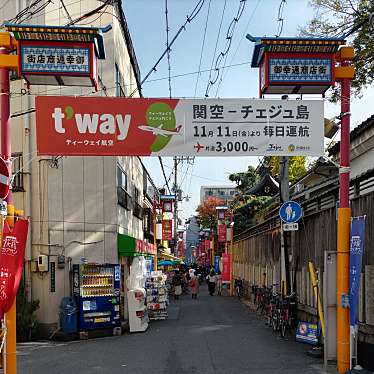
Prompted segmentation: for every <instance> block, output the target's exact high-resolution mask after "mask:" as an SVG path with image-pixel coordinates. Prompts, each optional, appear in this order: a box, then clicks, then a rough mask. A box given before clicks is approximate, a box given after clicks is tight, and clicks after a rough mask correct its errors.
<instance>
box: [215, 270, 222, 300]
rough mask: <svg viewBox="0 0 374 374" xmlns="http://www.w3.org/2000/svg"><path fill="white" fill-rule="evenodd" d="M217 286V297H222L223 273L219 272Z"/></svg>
mask: <svg viewBox="0 0 374 374" xmlns="http://www.w3.org/2000/svg"><path fill="white" fill-rule="evenodd" d="M216 285H217V295H219V296H221V294H222V275H221V272H220V271H219V270H218V272H217V275H216Z"/></svg>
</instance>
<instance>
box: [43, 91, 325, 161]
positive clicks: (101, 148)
mask: <svg viewBox="0 0 374 374" xmlns="http://www.w3.org/2000/svg"><path fill="white" fill-rule="evenodd" d="M323 112H324V108H323V101H322V100H258V99H257V100H256V99H253V100H248V99H246V100H244V99H205V100H198V99H196V100H195V99H143V98H109V97H68V96H63V97H61V96H38V97H37V98H36V125H37V149H38V154H39V155H72V156H73V155H76V156H78V155H79V156H94V155H98V156H120V155H123V156H152V155H157V156H175V155H180V156H227V157H232V156H255V155H261V156H264V155H265V156H266V155H275V156H320V155H322V154H323V149H324V148H323V139H324V133H323V131H324V130H323V123H324V113H323Z"/></svg>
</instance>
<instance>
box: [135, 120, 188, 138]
mask: <svg viewBox="0 0 374 374" xmlns="http://www.w3.org/2000/svg"><path fill="white" fill-rule="evenodd" d="M162 126H164V124H163V123H161V125H160V126H158V127H152V126H148V125H140V126H138V128H139V129H140V130H143V131H149V132H152V133H153V134H154V135H161V136H165V137H166V136H173V135H182V133H181V132H180V130H181V128H182V125H179V126H177V128H176V129H175V130H166V129H163V128H162Z"/></svg>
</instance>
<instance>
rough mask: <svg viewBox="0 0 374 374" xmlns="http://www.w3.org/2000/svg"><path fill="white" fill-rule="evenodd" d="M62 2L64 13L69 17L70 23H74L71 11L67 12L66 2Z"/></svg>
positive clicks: (62, 0)
mask: <svg viewBox="0 0 374 374" xmlns="http://www.w3.org/2000/svg"><path fill="white" fill-rule="evenodd" d="M60 1H61V5H62V7H63V8H64V11H65V13H66V15H67V17H68V18H69V21H70V22H73V19H72V18H71V15H70V13H69V11H68V10H67V8H66V6H65V3H64V0H60Z"/></svg>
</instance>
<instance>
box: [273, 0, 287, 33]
mask: <svg viewBox="0 0 374 374" xmlns="http://www.w3.org/2000/svg"><path fill="white" fill-rule="evenodd" d="M286 2H287V1H286V0H281V1H280V3H279V7H278V20H277V22H278V30H277V33H276V34H275V37H276V38H279V37H280V36H281V35H282V31H283V24H284V18H283V10H284V6H285V5H286Z"/></svg>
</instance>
